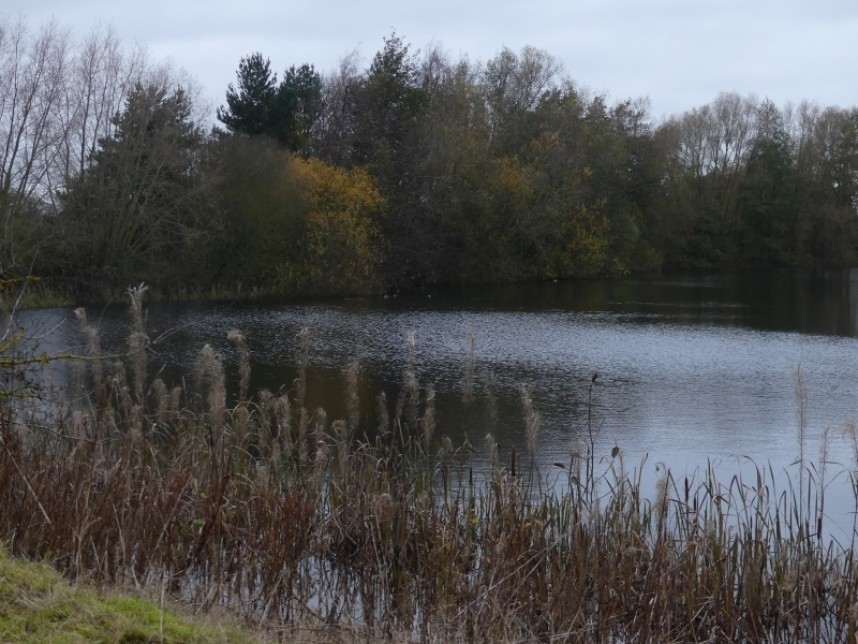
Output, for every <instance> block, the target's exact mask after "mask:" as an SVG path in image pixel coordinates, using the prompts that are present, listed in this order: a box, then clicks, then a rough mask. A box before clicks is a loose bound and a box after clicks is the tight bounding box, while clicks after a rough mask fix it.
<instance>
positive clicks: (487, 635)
mask: <svg viewBox="0 0 858 644" xmlns="http://www.w3.org/2000/svg"><path fill="white" fill-rule="evenodd" d="M131 296H132V307H131V320H132V324H131V333H130V339H129V348H128V352H127V355H126V356H125V358H124V359H123V360H119V361H113V362H110V363H107V364H105V363H104V362H103V361H100V360H93V361H90V362H86V363H84V365H85V366H84V370H85V372H86V373H83V374H82V375H81V377H82V385H83V386H82V388H83V389H84V390H85V391H86V392H87V394H88V395H87V397H86V398H85V399H82V400H85V403H86V404H85V405H83V404H81V400H78V401H77V402H76V403H75V404H74V405H71V406H70V405H69V404H68V403H67V402H60V401H49V402H50V404H47V403H46V401H44V400H39V401H34V404H32V405H30V406H27V405H24V404H22V401H21V400H20V399H16V400H14V401H12V400H0V508H2V511H0V540H2V542H3V543H4V544H5V546H6V547H7V548H8V550H9V551H10V552H11V553H13V554H16V555H22V556H26V557H29V558H33V559H38V560H47V561H50V562H52V563H53V564H54V565H55V566H56V567H57V568H58V569H59V570H61V571H62V572H63V573H64V574H66V575H67V576H68V577H70V578H72V579H76V580H85V581H87V582H93V583H100V584H107V585H134V586H137V587H139V588H142V589H144V590H148V591H151V592H153V593H157V594H166V595H169V596H171V597H172V598H173V599H175V600H177V601H182V602H187V603H189V604H191V605H192V606H194V607H196V608H198V609H199V610H200V611H205V610H209V609H212V608H218V609H223V608H226V609H229V610H231V611H234V612H236V613H238V614H239V615H241V616H243V617H244V618H246V619H248V620H251V621H253V622H254V623H255V624H258V625H261V626H263V627H265V628H268V629H270V630H271V631H272V632H274V633H286V632H288V630H289V629H292V628H297V627H300V628H303V629H307V628H310V629H316V630H317V631H318V632H322V633H323V634H325V635H324V636H325V637H327V638H329V639H331V640H337V639H348V640H352V639H364V640H366V641H370V640H372V641H375V640H378V639H391V640H408V641H425V642H452V641H463V642H464V641H468V642H490V641H491V642H497V641H506V642H519V641H521V642H524V641H545V642H554V641H559V642H567V641H568V642H576V641H580V642H626V641H640V642H645V641H659V642H679V641H682V642H721V641H777V642H806V641H813V642H846V641H848V642H854V641H856V626H855V625H856V618H858V614H856V613H858V595H856V593H858V578H856V572H858V571H856V562H855V560H854V554H853V553H854V548H853V545H854V543H840V542H837V541H834V540H832V539H828V538H825V537H824V533H823V531H824V527H823V521H824V492H825V481H824V477H822V476H821V475H820V473H819V472H817V471H816V470H814V469H813V467H812V466H811V465H808V464H802V467H803V468H804V469H803V473H802V476H801V477H800V481H798V482H792V483H790V482H789V480H787V483H786V487H785V489H779V488H778V481H781V480H783V478H782V477H780V476H777V477H776V476H775V473H773V472H772V471H771V470H770V469H768V468H765V467H759V468H756V470H755V473H754V475H753V476H752V477H750V479H748V478H744V477H743V476H741V475H736V476H734V477H733V478H731V479H730V480H728V481H719V480H718V478H717V476H716V474H715V472H714V471H713V469H712V468H709V469H706V470H704V471H702V472H699V473H697V474H696V475H694V476H689V477H685V476H683V477H675V476H674V475H673V474H672V473H671V472H669V471H664V472H663V476H662V478H661V479H660V481H659V483H658V489H657V492H656V494H655V495H648V496H647V495H645V494H643V492H642V485H641V477H640V471H641V469H640V468H628V467H627V466H626V464H625V463H624V461H623V457H622V453H621V452H620V451H619V450H614V452H613V453H612V454H611V455H606V457H605V458H604V459H597V458H596V455H595V453H594V447H593V442H592V440H587V437H588V434H587V432H586V431H585V432H584V433H583V435H584V437H585V440H583V441H582V443H581V444H580V445H579V446H578V447H577V448H575V449H572V450H571V451H570V454H569V456H568V460H567V461H566V462H563V463H558V464H556V465H555V466H554V468H552V473H553V476H552V477H551V478H550V480H549V477H548V476H546V475H545V473H541V472H539V471H538V469H537V468H536V464H535V459H534V458H533V451H534V450H535V449H536V448H535V443H536V440H537V438H538V423H539V418H538V413H537V412H536V411H535V410H534V409H533V405H532V401H531V399H530V396H529V394H528V392H527V390H523V391H522V403H523V406H524V411H525V418H526V421H525V424H526V427H525V430H526V431H527V434H528V440H527V445H528V447H527V450H528V453H526V454H523V455H517V454H515V452H513V453H512V454H511V455H510V456H509V458H506V457H505V458H504V459H503V460H501V458H500V456H499V455H498V450H497V445H496V444H495V443H494V441H493V440H492V438H491V437H490V436H489V437H487V439H486V446H485V449H486V450H487V451H488V454H489V460H490V463H491V465H490V467H488V468H487V469H486V471H484V472H481V473H476V472H475V471H474V470H473V469H472V466H471V457H470V453H471V450H472V449H474V448H473V446H469V445H463V446H454V445H453V444H452V443H451V441H450V440H449V439H448V438H446V437H445V436H444V435H443V428H436V427H435V408H434V404H435V402H434V394H433V392H432V391H431V390H427V389H424V388H421V387H420V386H419V382H418V379H417V374H416V373H415V372H414V370H413V368H408V369H407V370H406V373H405V374H404V377H403V385H402V389H401V392H400V394H399V396H398V398H397V399H396V400H393V401H387V400H386V399H385V398H384V397H383V396H380V397H379V399H378V400H376V401H361V400H359V399H358V387H357V378H358V368H357V365H355V364H352V365H348V366H347V367H346V369H344V374H343V383H344V396H345V397H346V401H347V413H346V417H345V418H342V419H330V418H328V417H327V416H326V414H325V412H324V411H323V410H308V409H306V407H305V404H304V403H305V399H306V378H305V371H306V368H307V364H308V360H309V339H308V336H307V332H304V335H303V336H302V337H301V341H300V342H299V351H298V355H297V356H296V361H297V364H298V370H299V376H298V378H297V379H296V381H295V382H294V383H289V386H288V387H286V388H284V389H283V390H281V391H279V392H270V391H261V392H257V393H255V394H251V392H250V391H248V383H249V380H250V379H249V360H248V359H247V351H248V348H247V343H246V340H245V338H244V336H243V335H242V334H241V333H240V332H238V331H236V332H233V333H231V334H230V340H231V342H232V345H233V346H234V349H235V351H236V352H237V356H238V360H237V362H238V364H239V369H240V387H239V389H240V391H239V392H238V394H237V396H236V397H235V400H234V401H232V402H229V403H228V402H227V401H228V398H227V394H226V387H225V384H224V370H223V366H222V363H221V361H220V358H219V356H217V355H216V354H215V353H214V352H213V351H212V350H211V349H210V348H209V347H207V348H205V349H204V350H203V351H202V352H201V354H200V357H199V360H198V364H197V369H196V376H195V378H194V380H193V382H192V383H191V384H190V386H188V387H182V388H180V387H174V388H170V387H168V386H167V384H166V383H164V382H162V381H161V380H159V379H157V378H155V379H154V380H151V378H150V377H149V376H148V374H147V364H146V362H147V358H146V334H145V327H144V315H143V310H142V308H141V299H142V297H143V290H142V289H137V290H135V291H133V292H132V294H131ZM80 318H81V325H82V332H83V333H84V334H85V335H86V337H89V338H90V339H91V349H92V351H93V352H97V351H98V350H99V349H98V344H97V336H96V334H94V333H93V332H92V329H91V327H90V326H89V325H88V324H87V322H86V318H85V314H84V313H83V312H81V314H80ZM367 409H371V410H372V411H371V412H367V411H366V410H367ZM368 415H371V416H372V417H373V421H372V422H373V424H374V426H375V430H374V431H373V432H372V435H368V434H367V433H366V432H365V431H364V430H362V429H360V428H361V427H365V426H366V422H365V421H366V418H365V417H366V416H368ZM362 417H363V420H362ZM439 430H440V431H439ZM590 438H591V436H590ZM558 473H559V475H558ZM850 476H851V474H850ZM852 480H853V490H854V491H856V498H858V490H856V484H855V482H854V481H855V479H854V477H853V479H852ZM856 505H858V504H856ZM852 532H853V534H855V530H853V531H852Z"/></svg>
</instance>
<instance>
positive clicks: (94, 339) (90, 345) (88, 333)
mask: <svg viewBox="0 0 858 644" xmlns="http://www.w3.org/2000/svg"><path fill="white" fill-rule="evenodd" d="M74 314H75V317H76V318H77V319H78V322H79V323H80V329H81V331H82V332H83V335H84V337H85V338H86V345H87V351H88V352H89V355H90V356H91V357H92V358H93V360H92V361H90V364H91V366H92V383H93V385H94V387H95V404H96V405H97V408H98V409H101V408H103V407H105V406H106V405H107V399H106V395H107V392H106V391H105V388H104V383H105V379H104V369H103V367H102V364H101V338H100V337H99V335H98V330H97V329H96V328H95V327H94V326H93V325H91V324H90V323H89V320H88V319H87V316H86V309H85V308H83V307H78V308H76V309H75V310H74Z"/></svg>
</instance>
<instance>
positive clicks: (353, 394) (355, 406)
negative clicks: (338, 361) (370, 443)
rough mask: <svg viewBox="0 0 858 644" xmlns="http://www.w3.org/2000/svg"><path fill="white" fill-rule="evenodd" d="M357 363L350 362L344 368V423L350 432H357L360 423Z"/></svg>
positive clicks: (355, 361)
mask: <svg viewBox="0 0 858 644" xmlns="http://www.w3.org/2000/svg"><path fill="white" fill-rule="evenodd" d="M358 370H359V369H358V361H357V360H352V361H351V362H350V363H349V366H348V367H346V373H345V375H346V422H347V423H348V427H349V430H350V431H351V432H355V431H357V428H358V424H359V423H360V396H359V394H358Z"/></svg>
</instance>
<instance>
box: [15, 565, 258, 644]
mask: <svg viewBox="0 0 858 644" xmlns="http://www.w3.org/2000/svg"><path fill="white" fill-rule="evenodd" d="M0 641H2V642H128V643H131V642H236V643H238V642H255V641H258V638H256V637H254V636H253V635H252V634H250V633H248V632H245V631H242V630H241V629H240V628H238V627H236V626H232V625H228V624H216V623H213V622H212V620H210V619H208V620H206V621H200V620H197V619H193V618H190V617H184V616H180V615H177V614H176V613H175V612H173V611H170V610H163V609H162V608H161V607H160V606H158V605H157V604H156V603H153V602H151V601H147V600H144V599H141V598H137V597H132V596H127V595H116V594H109V595H104V594H102V593H99V592H96V591H94V590H91V589H84V588H78V587H73V586H71V585H70V584H69V583H68V582H66V581H65V580H64V579H63V578H62V577H61V576H60V574H59V573H58V572H57V571H55V570H54V569H52V568H51V567H49V566H48V565H46V564H39V563H33V562H29V561H25V560H22V559H17V558H14V557H10V556H9V555H8V553H7V552H6V551H5V550H2V549H0Z"/></svg>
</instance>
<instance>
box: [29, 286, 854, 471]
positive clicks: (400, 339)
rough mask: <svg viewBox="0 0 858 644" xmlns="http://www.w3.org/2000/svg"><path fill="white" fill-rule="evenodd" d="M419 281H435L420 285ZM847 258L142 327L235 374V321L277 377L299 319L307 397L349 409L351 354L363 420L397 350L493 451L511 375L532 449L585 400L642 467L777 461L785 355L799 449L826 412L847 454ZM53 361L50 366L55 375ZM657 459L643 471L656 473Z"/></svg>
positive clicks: (70, 332)
mask: <svg viewBox="0 0 858 644" xmlns="http://www.w3.org/2000/svg"><path fill="white" fill-rule="evenodd" d="M430 295H431V297H430ZM856 306H858V273H856V272H855V271H854V270H853V271H848V270H847V271H821V272H811V271H799V270H777V271H748V272H737V273H717V274H715V273H683V274H674V275H669V276H665V277H659V278H653V279H644V278H628V279H615V280H592V281H582V282H561V283H548V284H535V285H534V284H523V285H513V286H494V287H488V288H469V289H460V290H447V291H438V292H432V293H431V294H423V295H421V296H411V297H398V298H390V299H380V298H379V299H358V300H349V301H338V302H333V303H312V304H295V303H289V304H282V303H276V302H275V303H252V304H246V303H242V304H223V303H220V304H200V303H194V304H180V305H176V304H154V305H151V306H150V307H149V318H148V328H149V331H150V335H151V336H152V338H153V339H156V340H155V341H154V342H153V345H152V349H153V353H152V355H151V358H150V365H151V367H152V371H153V372H154V371H155V370H159V369H162V370H163V372H164V375H165V377H166V378H167V379H175V380H178V379H179V378H181V377H182V376H186V375H188V371H189V369H190V367H191V365H192V364H193V362H194V358H195V356H196V354H197V352H198V351H199V350H200V348H201V347H202V346H203V345H204V344H205V343H210V344H212V345H213V346H214V347H215V348H216V349H217V350H218V351H220V352H221V353H222V354H223V356H224V357H225V359H226V361H227V367H228V373H229V374H230V378H232V379H233V381H235V380H237V374H236V368H235V364H234V356H233V348H232V347H231V346H230V345H229V343H228V342H227V340H226V334H227V332H228V331H229V330H230V329H233V328H238V329H241V330H243V331H244V332H245V333H246V335H247V338H248V341H249V344H250V348H251V351H252V355H253V386H254V387H255V388H260V387H266V388H270V389H277V388H279V387H280V386H286V387H289V386H290V383H291V382H292V381H293V379H294V378H295V368H294V362H295V359H294V357H295V350H296V335H297V333H298V331H299V330H300V329H301V328H303V327H308V328H309V329H310V330H311V334H312V336H311V337H312V340H311V344H312V346H311V356H310V373H309V394H310V397H309V399H308V406H309V407H311V408H316V407H324V408H325V409H326V410H327V411H328V417H329V418H337V417H342V416H343V415H344V413H345V409H344V403H343V395H342V392H343V389H344V387H345V384H344V378H343V375H342V371H343V369H344V368H345V367H346V365H347V364H348V363H349V362H350V361H351V360H355V359H356V360H358V361H359V364H360V370H361V381H360V394H361V405H362V410H363V411H364V418H365V422H366V423H367V425H368V426H372V424H373V420H372V418H371V417H370V416H371V415H372V409H373V408H374V406H375V397H376V395H377V394H378V393H379V392H382V391H384V392H386V395H387V399H388V401H393V400H395V398H396V395H397V392H398V390H399V386H400V383H401V380H402V373H403V370H404V369H405V367H406V365H407V362H408V360H409V351H408V350H407V349H406V339H407V338H408V336H409V334H411V333H413V334H414V337H415V340H416V343H415V346H414V351H413V360H414V364H415V367H416V369H417V373H418V377H419V379H420V383H421V385H422V386H428V385H432V386H433V387H434V389H435V391H436V392H437V399H438V402H437V417H438V433H439V434H440V435H443V434H447V435H449V436H450V437H451V438H452V439H453V441H454V442H457V441H461V440H464V439H465V438H468V439H470V440H471V441H472V442H473V443H474V444H475V445H478V446H480V447H478V449H482V447H481V446H482V441H483V438H484V436H485V434H486V433H487V432H492V433H493V434H494V435H495V438H496V439H497V441H498V442H499V444H500V446H501V451H502V453H505V452H508V450H509V449H510V447H512V446H513V445H517V446H518V449H519V450H520V451H521V450H523V449H524V442H525V441H524V436H523V434H524V422H523V418H522V409H521V404H520V387H521V385H522V384H526V385H527V386H528V388H529V390H530V392H531V395H532V397H533V400H534V403H535V406H536V408H537V410H538V411H539V413H540V414H541V417H542V429H541V437H540V448H539V449H540V452H539V461H540V462H541V463H542V464H543V466H544V467H546V468H547V467H551V463H554V462H558V461H560V462H564V461H567V460H568V457H569V453H570V449H571V445H572V443H573V441H575V440H576V439H578V438H579V437H582V436H583V435H584V434H585V433H586V432H587V419H588V404H587V401H588V389H589V385H590V382H591V378H592V375H593V373H598V379H597V381H596V385H595V387H594V390H593V401H592V418H593V419H594V425H593V429H594V431H595V432H596V437H597V450H598V455H599V456H600V457H601V456H605V457H607V455H608V454H609V453H610V451H611V449H612V447H613V446H615V445H618V446H619V447H620V448H621V449H622V450H623V453H624V454H625V458H626V462H627V463H638V462H640V461H641V459H642V458H643V457H644V455H647V454H648V455H649V462H648V465H647V468H648V470H647V471H648V472H650V473H652V472H654V468H655V463H657V462H664V463H666V464H667V465H668V466H670V467H671V468H672V469H673V470H674V471H677V470H679V471H683V470H688V469H693V468H696V467H702V466H705V465H706V463H707V461H716V462H722V463H724V464H727V465H726V467H733V466H734V465H735V463H737V459H738V458H739V457H749V458H750V459H753V461H755V462H757V463H760V464H771V465H772V466H773V467H774V468H776V469H777V470H780V469H782V468H784V467H788V466H789V465H790V463H792V462H793V461H794V460H795V459H796V457H797V455H798V451H799V450H798V444H797V435H798V396H797V393H796V370H797V369H798V368H800V369H801V372H802V375H803V383H804V390H805V391H804V394H805V395H806V399H807V405H806V412H805V413H806V419H807V427H806V434H807V436H808V447H807V448H806V452H807V453H808V454H811V455H812V456H813V457H817V456H818V455H819V454H820V449H821V448H822V440H821V439H822V436H823V434H824V433H825V432H826V430H828V432H829V437H830V446H829V453H830V457H831V458H832V459H833V460H836V461H839V462H842V463H843V464H844V465H847V466H850V467H851V466H852V465H854V456H853V451H852V445H851V443H850V442H849V440H847V439H846V438H845V437H844V435H843V431H842V427H843V424H844V423H845V422H846V421H850V420H853V419H858V414H856V401H857V400H858V399H856V394H858V388H856V385H858V341H856V336H858V313H856ZM89 316H90V321H93V322H95V323H96V324H97V325H98V326H99V328H100V330H101V334H102V343H103V346H104V349H105V350H106V351H110V350H114V349H121V348H123V347H124V336H125V332H126V326H127V321H126V319H125V312H124V310H123V309H122V308H121V307H110V308H106V309H104V310H94V309H92V310H90V311H89ZM24 319H25V323H26V324H28V325H32V326H34V327H40V328H49V327H53V326H56V324H57V322H58V321H62V324H61V325H60V326H59V328H58V329H57V330H56V331H55V332H54V333H52V334H50V336H49V337H48V338H46V339H45V340H44V341H43V344H45V345H46V346H47V348H48V349H53V350H57V349H66V348H74V347H76V346H79V345H80V344H81V342H82V339H81V338H80V336H79V332H78V331H77V326H76V324H75V322H74V319H73V316H72V314H71V312H70V310H60V309H52V310H43V311H34V312H30V313H28V314H27V315H26V316H25V318H24ZM472 334H473V336H474V337H475V339H476V341H475V356H474V358H475V365H474V366H475V369H474V374H475V381H474V391H475V394H476V395H475V398H474V400H473V402H471V403H469V404H465V403H464V402H463V400H462V391H463V384H464V383H463V378H464V376H465V372H466V363H467V359H468V349H469V346H470V345H469V338H470V337H471V335H472ZM57 377H58V378H62V376H61V375H58V376H57ZM653 476H654V474H653Z"/></svg>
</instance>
